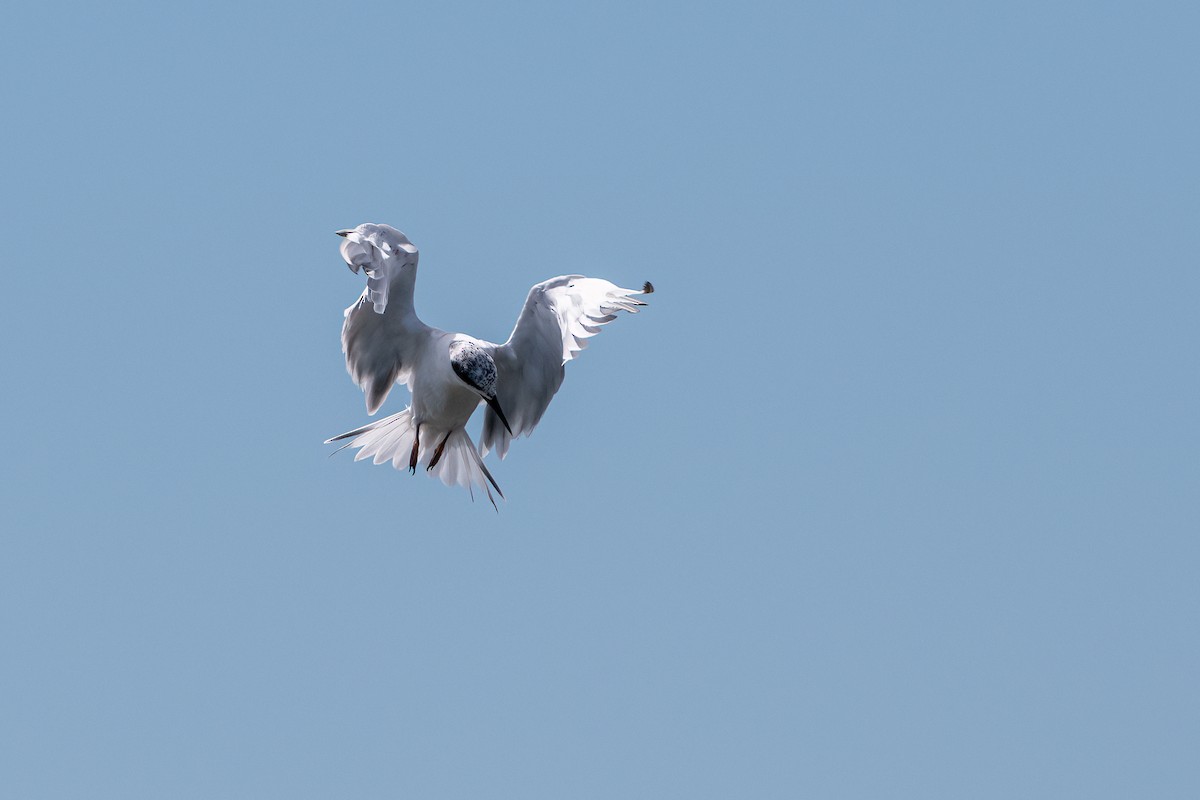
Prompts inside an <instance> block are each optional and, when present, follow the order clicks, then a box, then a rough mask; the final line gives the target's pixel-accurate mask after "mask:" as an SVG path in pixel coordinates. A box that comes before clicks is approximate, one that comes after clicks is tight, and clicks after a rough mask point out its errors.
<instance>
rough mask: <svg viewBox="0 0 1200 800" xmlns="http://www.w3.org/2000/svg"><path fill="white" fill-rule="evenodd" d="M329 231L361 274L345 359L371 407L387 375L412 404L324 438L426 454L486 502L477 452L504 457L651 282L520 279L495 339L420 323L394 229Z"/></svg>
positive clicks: (405, 454) (409, 252) (413, 456)
mask: <svg viewBox="0 0 1200 800" xmlns="http://www.w3.org/2000/svg"><path fill="white" fill-rule="evenodd" d="M338 235H340V236H343V237H345V241H344V242H342V246H341V253H342V258H343V259H345V261H346V263H347V264H348V265H349V266H350V269H352V270H354V272H356V273H357V272H358V271H359V270H360V269H361V270H362V271H363V272H364V273H365V274H366V276H367V287H366V289H365V290H364V291H363V293H362V296H361V297H360V298H359V299H358V301H357V302H355V303H354V304H353V305H352V306H350V307H349V308H347V309H346V314H345V316H346V321H345V324H344V325H343V326H342V350H343V352H344V353H345V354H346V369H347V370H348V371H349V373H350V376H351V377H352V378H353V379H354V382H355V383H356V384H358V385H359V386H360V387H361V388H362V390H363V392H364V393H365V394H366V402H367V411H368V412H369V413H370V414H374V413H375V412H376V411H378V410H379V407H380V406H381V405H383V401H384V400H385V399H386V398H387V395H388V392H389V391H390V390H391V388H392V386H393V385H394V384H396V383H404V384H406V385H407V386H408V389H409V391H410V392H411V394H412V405H410V406H409V407H408V408H406V409H404V410H403V411H401V412H400V413H398V414H393V415H392V416H390V417H385V418H384V419H381V420H378V421H376V422H372V423H370V424H368V425H365V426H363V427H361V428H357V429H355V430H352V431H349V432H347V433H343V434H341V435H340V436H335V437H333V438H332V439H329V440H328V441H327V442H326V443H327V444H328V443H329V442H335V441H339V440H343V439H350V442H349V444H347V445H346V446H347V447H356V448H358V449H359V451H358V453H357V455H356V456H355V460H356V461H357V460H361V459H364V458H372V459H373V460H374V463H376V464H382V463H383V462H385V461H391V462H392V464H393V465H394V466H395V467H396V468H397V469H402V468H404V467H408V468H409V470H410V471H411V472H415V471H416V467H417V466H418V465H420V464H424V465H425V467H426V469H427V470H428V471H430V472H432V473H433V474H434V475H437V477H439V478H441V480H442V482H443V483H445V484H447V485H448V486H455V485H457V486H463V487H465V488H467V489H468V490H471V492H472V496H473V495H474V491H473V487H476V486H478V487H480V488H481V489H483V490H484V492H486V493H487V496H488V499H489V500H491V501H492V504H493V505H495V499H494V498H493V497H492V493H491V488H494V489H495V490H496V492H497V493H499V494H500V496H501V497H503V496H504V495H503V493H502V492H500V487H499V486H498V485H497V484H496V481H495V479H493V478H492V475H491V473H490V472H489V471H488V469H487V467H486V466H484V463H483V456H485V455H486V454H487V453H488V451H490V450H494V451H495V452H496V453H498V454H499V456H500V457H501V458H504V456H505V455H506V454H507V453H508V448H509V445H510V444H511V442H512V440H513V438H515V437H517V436H521V435H522V434H524V435H528V434H529V433H530V432H531V431H532V430H533V429H534V428H535V427H536V426H537V424H538V422H539V421H540V420H541V418H542V415H543V414H544V413H545V412H546V408H547V406H549V405H550V400H551V399H552V398H553V397H554V394H555V392H557V391H558V387H559V386H561V385H562V382H563V376H564V372H565V370H564V365H565V364H566V362H568V361H570V360H571V359H573V358H574V357H575V356H576V355H578V353H579V352H580V351H581V350H583V349H584V347H585V346H586V345H587V339H589V338H590V337H592V336H595V335H596V334H597V333H598V332H599V330H600V326H602V325H606V324H607V323H609V322H611V321H612V320H614V319H616V314H617V312H618V311H628V312H630V313H637V310H638V307H639V306H643V305H645V303H644V302H642V301H641V300H638V299H635V298H636V297H637V296H638V295H643V294H649V293H650V292H653V291H654V287H652V286H651V285H650V284H649V283H647V284H645V286H644V287H643V288H642V290H641V291H637V290H634V289H622V288H621V287H619V286H616V285H615V284H612V283H609V282H608V281H605V280H601V279H599V278H586V277H584V276H582V275H563V276H560V277H557V278H551V279H550V280H548V281H543V282H542V283H539V284H537V285H536V286H534V287H533V288H532V289H530V290H529V296H528V297H527V298H526V300H525V307H524V308H523V309H521V315H520V316H519V317H518V318H517V324H516V327H514V328H513V332H512V334H511V335H510V336H509V337H508V341H506V342H505V343H504V344H500V345H498V344H493V343H491V342H485V341H483V340H480V339H475V338H473V337H471V336H467V335H466V334H463V333H448V332H446V331H442V330H438V329H437V328H432V327H430V326H428V325H426V324H425V323H423V322H421V320H420V319H419V318H418V317H417V314H416V312H415V311H414V309H413V288H414V285H415V282H416V274H417V260H418V257H419V254H418V251H417V248H416V247H415V246H413V244H412V242H410V241H409V240H408V237H407V236H405V235H404V234H403V233H401V232H400V231H398V230H396V229H395V228H393V227H391V226H390V225H376V224H373V223H365V224H363V225H359V226H358V227H357V228H354V229H353V230H345V231H338ZM480 403H486V404H487V406H488V408H487V409H486V411H485V412H484V414H485V415H484V420H483V431H482V434H481V437H480V446H479V449H478V450H477V449H476V448H475V445H474V443H473V442H472V441H471V437H470V436H469V435H468V434H467V432H466V429H465V426H466V424H467V420H469V419H470V417H471V415H472V414H473V413H474V412H475V409H476V408H477V407H478V406H479V404H480ZM489 484H490V487H491V488H489Z"/></svg>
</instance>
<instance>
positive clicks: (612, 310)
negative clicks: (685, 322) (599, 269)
mask: <svg viewBox="0 0 1200 800" xmlns="http://www.w3.org/2000/svg"><path fill="white" fill-rule="evenodd" d="M653 291H654V287H652V286H651V285H650V284H649V283H647V284H646V285H645V286H644V287H643V288H642V290H641V291H637V290H635V289H622V288H621V287H620V286H617V285H616V284H613V283H609V282H608V281H606V280H601V279H599V278H585V277H584V276H582V275H563V276H560V277H558V278H551V279H550V280H548V281H543V282H542V283H539V284H537V285H536V286H534V287H533V288H532V289H530V290H529V296H528V297H527V298H526V299H525V307H524V308H523V309H521V316H520V317H518V318H517V324H516V327H514V328H513V332H512V334H511V335H510V336H509V337H508V341H507V342H505V343H504V344H502V345H496V346H495V349H494V350H493V351H492V358H493V360H494V361H495V362H496V373H497V374H496V396H497V399H498V401H499V406H500V407H501V408H502V409H504V412H505V414H506V415H507V417H508V423H509V427H511V428H512V433H511V434H510V433H509V431H507V430H505V426H504V424H503V423H502V422H501V421H500V418H499V417H498V416H497V414H496V412H495V411H494V410H493V409H491V408H488V410H487V411H486V412H485V414H484V418H483V433H482V436H481V437H480V441H479V444H480V448H481V450H482V452H483V453H485V454H486V453H487V452H488V451H489V450H495V451H496V452H497V453H499V455H500V457H501V458H504V456H505V455H506V454H507V453H508V447H509V444H510V443H511V442H512V439H513V438H515V437H517V436H520V435H522V434H525V435H528V434H529V433H530V432H531V431H532V430H533V429H534V428H535V427H536V426H537V424H538V422H540V421H541V419H542V415H543V414H545V413H546V408H547V407H548V406H549V405H550V400H551V399H553V397H554V394H555V393H556V392H557V391H558V387H560V386H562V382H563V377H564V375H565V373H566V370H565V369H564V365H565V364H566V363H567V362H568V361H570V360H571V359H573V358H575V356H576V355H578V354H579V352H580V351H581V350H583V349H584V347H586V346H587V339H589V338H591V337H592V336H595V335H596V334H597V333H599V332H600V326H602V325H606V324H608V323H609V322H612V321H613V320H614V319H616V318H617V316H616V315H617V312H618V311H628V312H630V313H637V311H638V307H639V306H644V305H645V303H643V302H642V301H641V300H636V299H634V298H635V297H636V296H637V295H642V294H650V293H651V292H653Z"/></svg>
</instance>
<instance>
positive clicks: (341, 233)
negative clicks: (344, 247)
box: [334, 230, 354, 236]
mask: <svg viewBox="0 0 1200 800" xmlns="http://www.w3.org/2000/svg"><path fill="white" fill-rule="evenodd" d="M353 232H354V231H351V230H344V231H334V233H336V234H337V235H338V236H349V235H350V234H351V233H353Z"/></svg>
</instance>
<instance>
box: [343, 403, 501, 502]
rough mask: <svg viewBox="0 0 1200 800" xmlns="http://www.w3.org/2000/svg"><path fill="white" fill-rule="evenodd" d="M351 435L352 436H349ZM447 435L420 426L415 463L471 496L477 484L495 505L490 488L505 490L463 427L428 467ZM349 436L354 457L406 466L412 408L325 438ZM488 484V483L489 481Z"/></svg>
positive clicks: (412, 430)
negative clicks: (485, 464)
mask: <svg viewBox="0 0 1200 800" xmlns="http://www.w3.org/2000/svg"><path fill="white" fill-rule="evenodd" d="M352 437H353V438H352ZM445 437H446V432H445V431H439V430H432V429H431V428H430V427H429V426H428V425H424V426H422V427H421V443H420V447H419V448H418V451H417V466H418V467H421V466H424V467H426V468H427V471H429V472H431V473H433V474H434V475H436V476H437V477H438V478H440V479H441V481H442V483H444V484H446V485H447V486H462V487H464V488H465V489H466V490H467V491H468V492H470V493H471V498H472V499H474V497H475V491H474V487H476V486H478V487H479V488H481V489H483V491H484V492H485V493H486V494H487V498H488V500H490V501H491V502H492V505H493V506H495V505H496V500H495V498H493V497H492V489H493V488H494V489H495V490H496V493H497V494H499V495H500V497H501V498H503V497H504V493H503V492H501V491H500V487H499V486H497V485H496V480H495V478H493V477H492V474H491V472H489V471H488V468H487V467H485V466H484V465H483V460H482V459H481V458H480V456H479V451H478V450H476V449H475V444H474V443H473V442H472V441H471V437H470V436H468V435H467V432H466V430H464V429H462V428H459V429H458V430H455V431H452V432H451V433H450V436H449V438H447V439H446V444H445V447H443V448H442V455H441V458H439V459H438V463H437V464H436V465H434V467H433V468H432V469H428V465H429V462H430V461H431V460H432V459H433V454H434V453H435V452H436V451H437V446H438V445H439V444H441V442H442V439H443V438H445ZM343 439H350V442H348V443H347V444H345V445H344V446H343V447H356V448H358V452H357V453H356V454H355V455H354V460H355V461H362V460H363V459H367V458H370V459H372V461H373V463H375V464H382V463H384V462H385V461H391V462H392V466H394V467H395V468H396V469H408V466H409V460H410V459H411V458H412V447H413V441H415V439H416V427H415V426H414V425H413V418H412V408H411V407H410V408H406V409H404V410H403V411H401V412H400V413H399V414H392V415H391V416H390V417H384V418H383V419H381V420H377V421H376V422H372V423H370V424H369V425H364V426H363V427H361V428H355V429H354V430H352V431H348V432H346V433H343V434H341V435H339V436H334V437H333V438H332V439H326V440H325V444H331V443H333V442H337V441H341V440H343ZM489 484H490V485H489Z"/></svg>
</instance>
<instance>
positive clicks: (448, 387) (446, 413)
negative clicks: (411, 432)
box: [412, 369, 480, 431]
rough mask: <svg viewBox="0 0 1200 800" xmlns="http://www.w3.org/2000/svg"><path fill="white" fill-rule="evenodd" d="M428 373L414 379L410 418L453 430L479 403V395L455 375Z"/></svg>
mask: <svg viewBox="0 0 1200 800" xmlns="http://www.w3.org/2000/svg"><path fill="white" fill-rule="evenodd" d="M446 371H447V373H449V374H448V375H446V376H440V375H439V376H429V379H426V380H414V381H413V387H412V398H413V403H412V405H413V419H414V421H416V422H419V423H420V424H421V425H422V426H424V425H429V426H431V427H433V428H437V429H440V430H446V431H449V430H453V429H455V428H461V427H463V426H464V425H466V424H467V420H468V419H470V418H471V414H473V413H474V412H475V409H476V408H477V407H478V406H479V403H480V398H479V395H478V394H476V393H475V392H473V391H472V390H470V389H468V388H467V387H466V386H464V385H463V383H462V381H461V380H459V379H458V377H457V376H456V375H454V374H453V373H452V372H450V370H449V369H447V370H446Z"/></svg>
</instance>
